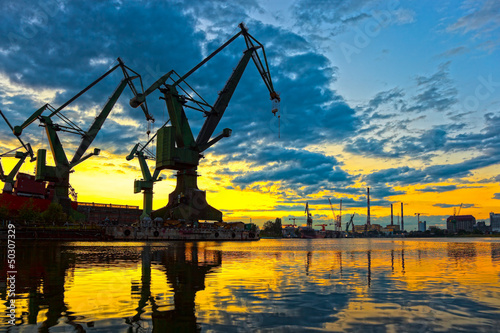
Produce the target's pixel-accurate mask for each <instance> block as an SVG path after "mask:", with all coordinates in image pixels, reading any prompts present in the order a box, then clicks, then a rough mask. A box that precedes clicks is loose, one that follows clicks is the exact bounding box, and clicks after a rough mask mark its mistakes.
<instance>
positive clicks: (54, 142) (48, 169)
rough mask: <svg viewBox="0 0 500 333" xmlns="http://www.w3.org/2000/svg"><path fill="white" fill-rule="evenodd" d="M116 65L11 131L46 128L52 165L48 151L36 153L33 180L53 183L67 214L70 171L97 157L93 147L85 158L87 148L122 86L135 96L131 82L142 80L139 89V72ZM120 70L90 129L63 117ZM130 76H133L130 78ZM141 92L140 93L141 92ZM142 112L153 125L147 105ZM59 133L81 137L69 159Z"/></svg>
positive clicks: (17, 132) (123, 65)
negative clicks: (36, 126)
mask: <svg viewBox="0 0 500 333" xmlns="http://www.w3.org/2000/svg"><path fill="white" fill-rule="evenodd" d="M117 60H118V64H116V65H115V66H113V67H112V68H111V69H109V70H108V71H107V72H106V73H104V74H103V75H102V76H100V77H99V78H98V79H97V80H95V81H94V82H92V83H91V84H90V85H88V86H87V87H86V88H85V89H83V90H82V91H80V92H79V93H77V94H76V95H75V96H73V97H72V98H71V99H70V100H68V101H67V102H65V103H64V104H63V105H61V106H60V107H59V108H57V109H56V108H54V107H52V106H51V105H50V104H45V105H44V106H42V107H41V108H40V109H38V110H37V111H35V112H34V113H33V114H32V115H31V116H30V117H29V118H28V119H27V120H26V121H25V122H24V123H23V124H22V125H20V126H15V127H14V128H13V133H14V134H15V135H16V136H17V137H18V138H19V137H20V135H21V134H22V132H23V130H24V129H25V128H26V127H28V126H29V125H30V124H32V123H33V122H34V121H35V120H37V119H38V120H39V121H40V124H41V126H43V127H45V131H46V133H47V138H48V140H49V143H50V148H51V151H52V156H53V158H54V162H55V166H47V164H46V155H47V151H46V150H45V149H39V150H38V151H37V164H36V174H35V179H36V180H39V181H49V182H54V187H55V193H54V199H53V200H54V202H57V203H59V204H61V206H63V209H64V211H65V212H66V213H71V200H70V199H69V192H70V188H71V187H70V185H69V175H70V173H71V172H73V168H74V167H75V166H77V165H78V164H80V163H82V162H83V161H85V160H87V159H88V158H90V157H92V156H94V155H99V153H100V149H98V148H95V149H94V151H93V152H91V153H89V154H87V155H85V156H84V154H85V152H86V151H87V149H88V148H89V146H90V145H91V144H92V142H93V141H94V139H95V137H96V136H97V134H98V133H99V131H100V129H101V127H102V126H103V124H104V122H105V120H106V118H107V117H108V116H109V114H110V112H111V110H112V109H113V107H114V105H115V103H116V102H117V100H118V98H119V97H120V95H121V94H122V92H123V91H124V89H125V87H126V86H127V85H128V86H129V88H130V89H131V90H132V93H133V94H134V95H138V94H139V93H138V92H137V89H136V88H135V86H134V84H133V80H135V79H137V78H138V79H139V80H140V81H141V89H142V79H141V77H140V75H139V74H138V73H136V72H135V71H133V70H132V69H130V68H129V67H127V66H126V65H125V64H124V63H123V61H122V60H121V59H120V58H118V59H117ZM118 68H120V69H121V70H122V72H123V76H124V78H123V79H122V80H121V82H120V83H119V84H118V86H117V87H116V89H115V91H114V92H113V93H112V94H111V96H110V97H109V99H108V100H107V102H106V104H105V105H104V107H103V108H102V110H101V111H100V113H99V114H98V115H97V117H96V118H95V119H94V122H93V123H92V125H91V126H90V127H89V129H88V130H86V131H85V130H82V129H81V128H80V127H79V126H78V125H77V124H75V123H74V122H72V121H71V120H70V119H69V118H68V117H66V116H65V115H64V114H63V113H62V112H61V111H62V110H63V109H64V108H65V107H66V106H68V105H69V104H71V103H72V102H74V101H75V100H76V99H78V98H79V97H80V96H81V95H83V94H84V93H85V92H87V91H88V90H89V89H91V88H92V87H93V86H95V85H96V84H97V83H99V82H100V81H101V80H103V79H104V78H105V77H107V76H108V75H109V74H111V73H112V72H114V71H115V70H116V69H118ZM131 73H132V75H131ZM141 91H142V90H141ZM142 110H143V112H144V114H145V116H146V119H147V121H149V122H154V118H153V117H152V116H151V115H150V114H149V112H148V109H147V104H146V103H144V104H143V105H142ZM45 111H50V114H49V115H48V116H46V115H42V114H43V113H44V112H45ZM54 116H57V117H58V118H59V119H60V120H61V121H63V122H64V125H60V124H56V123H54V121H53V117H54ZM58 131H63V132H68V133H72V134H77V135H80V136H81V137H82V139H81V142H80V145H79V146H78V148H77V150H76V152H75V154H74V156H73V158H72V159H71V160H68V157H67V156H66V152H65V150H64V147H63V143H62V142H61V139H60V138H59V135H58V134H57V132H58Z"/></svg>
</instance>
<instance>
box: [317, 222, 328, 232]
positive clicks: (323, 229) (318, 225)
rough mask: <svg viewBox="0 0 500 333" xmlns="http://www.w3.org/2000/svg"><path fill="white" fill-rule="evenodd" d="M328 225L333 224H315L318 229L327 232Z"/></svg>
mask: <svg viewBox="0 0 500 333" xmlns="http://www.w3.org/2000/svg"><path fill="white" fill-rule="evenodd" d="M327 225H331V223H330V224H327V223H323V224H315V226H316V227H321V231H326V226H327Z"/></svg>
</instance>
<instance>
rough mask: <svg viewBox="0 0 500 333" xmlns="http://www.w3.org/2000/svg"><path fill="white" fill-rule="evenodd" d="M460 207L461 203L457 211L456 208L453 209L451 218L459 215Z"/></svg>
mask: <svg viewBox="0 0 500 333" xmlns="http://www.w3.org/2000/svg"><path fill="white" fill-rule="evenodd" d="M462 206H463V203H461V204H460V207H458V211H457V207H454V208H453V216H457V215H460V211H461V210H462Z"/></svg>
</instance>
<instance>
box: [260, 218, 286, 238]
mask: <svg viewBox="0 0 500 333" xmlns="http://www.w3.org/2000/svg"><path fill="white" fill-rule="evenodd" d="M260 236H261V237H274V238H282V237H283V231H282V225H281V219H280V218H277V219H276V220H275V221H274V222H273V221H267V222H266V223H264V226H263V227H262V231H261V232H260Z"/></svg>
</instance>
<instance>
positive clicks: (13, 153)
mask: <svg viewBox="0 0 500 333" xmlns="http://www.w3.org/2000/svg"><path fill="white" fill-rule="evenodd" d="M26 147H27V148H28V151H26V152H24V153H23V152H20V151H17V150H19V149H21V148H22V146H21V147H17V148H15V149H12V150H10V151H8V152H6V153H3V154H1V155H0V160H1V159H2V157H15V158H17V159H19V161H18V162H17V163H16V165H15V166H14V168H13V169H12V170H11V171H10V172H9V173H8V174H5V173H4V171H3V168H2V164H1V163H0V180H1V181H2V182H4V183H5V185H4V187H3V193H12V190H13V189H14V183H15V182H16V181H15V177H16V175H17V173H18V172H19V170H20V169H21V166H22V165H23V163H24V161H25V160H26V158H27V157H28V156H30V155H32V156H33V151H32V149H31V146H30V144H29V143H28V144H26Z"/></svg>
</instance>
